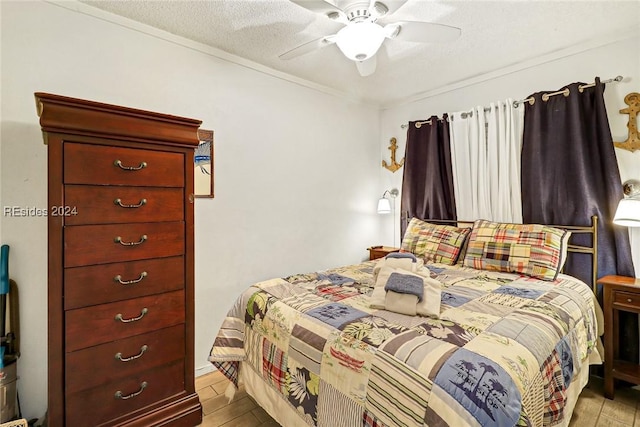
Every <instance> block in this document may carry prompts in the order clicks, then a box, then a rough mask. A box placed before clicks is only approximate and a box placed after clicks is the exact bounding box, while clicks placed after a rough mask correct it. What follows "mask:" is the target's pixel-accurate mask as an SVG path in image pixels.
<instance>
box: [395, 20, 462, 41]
mask: <svg viewBox="0 0 640 427" xmlns="http://www.w3.org/2000/svg"><path fill="white" fill-rule="evenodd" d="M398 27H399V29H400V30H399V31H397V28H398ZM384 29H385V31H387V34H388V36H387V37H389V38H398V39H399V40H407V41H412V42H427V43H431V42H450V41H453V40H456V39H457V38H458V37H460V34H462V30H460V28H458V27H451V26H449V25H444V24H435V23H433V22H422V21H399V22H394V23H392V24H387V25H385V27H384Z"/></svg>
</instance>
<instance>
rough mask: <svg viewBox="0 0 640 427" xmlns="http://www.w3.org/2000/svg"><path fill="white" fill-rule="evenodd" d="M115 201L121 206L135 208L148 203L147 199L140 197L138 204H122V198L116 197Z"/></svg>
mask: <svg viewBox="0 0 640 427" xmlns="http://www.w3.org/2000/svg"><path fill="white" fill-rule="evenodd" d="M113 203H114V204H116V205H118V206H120V207H121V208H128V209H131V208H133V209H135V208H141V207H142V206H144V205H146V204H147V199H140V202H139V203H138V204H137V205H124V204H122V199H115V200H114V201H113Z"/></svg>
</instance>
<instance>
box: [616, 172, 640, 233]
mask: <svg viewBox="0 0 640 427" xmlns="http://www.w3.org/2000/svg"><path fill="white" fill-rule="evenodd" d="M622 191H623V193H624V199H622V200H620V203H618V209H616V214H615V216H614V217H613V223H614V224H617V225H624V226H625V227H640V181H638V180H635V179H630V180H628V181H625V182H624V184H622Z"/></svg>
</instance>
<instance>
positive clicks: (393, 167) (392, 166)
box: [382, 138, 404, 172]
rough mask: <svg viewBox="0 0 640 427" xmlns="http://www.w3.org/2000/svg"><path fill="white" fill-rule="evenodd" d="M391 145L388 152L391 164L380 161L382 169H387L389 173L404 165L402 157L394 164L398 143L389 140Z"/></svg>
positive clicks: (394, 140) (392, 139) (393, 139)
mask: <svg viewBox="0 0 640 427" xmlns="http://www.w3.org/2000/svg"><path fill="white" fill-rule="evenodd" d="M390 142H391V145H389V150H391V164H387V162H386V161H385V160H383V161H382V167H385V168H387V169H389V170H390V171H391V172H395V171H397V170H398V169H400V168H401V167H402V165H404V157H403V158H402V160H400V163H398V162H396V150H397V149H398V141H397V140H396V139H395V138H391V141H390Z"/></svg>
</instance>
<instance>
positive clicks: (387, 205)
mask: <svg viewBox="0 0 640 427" xmlns="http://www.w3.org/2000/svg"><path fill="white" fill-rule="evenodd" d="M378 213H379V214H388V213H391V202H390V201H389V199H387V198H386V197H383V198H381V199H380V200H378Z"/></svg>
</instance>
